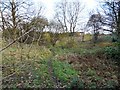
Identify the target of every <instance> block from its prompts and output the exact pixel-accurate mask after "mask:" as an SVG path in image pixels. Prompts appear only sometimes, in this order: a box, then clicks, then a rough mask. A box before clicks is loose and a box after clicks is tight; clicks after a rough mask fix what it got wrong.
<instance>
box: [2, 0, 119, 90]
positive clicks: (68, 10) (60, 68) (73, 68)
mask: <svg viewBox="0 0 120 90" xmlns="http://www.w3.org/2000/svg"><path fill="white" fill-rule="evenodd" d="M119 3H120V2H119V1H118V2H110V1H109V2H105V6H108V7H107V8H106V10H107V11H106V12H105V13H104V14H103V15H102V14H101V13H99V12H98V14H94V13H93V14H92V15H91V16H90V18H89V20H88V22H87V25H85V27H84V28H82V31H81V32H80V31H78V32H77V28H78V26H79V24H80V23H79V22H78V21H79V20H80V16H81V15H80V13H81V12H82V10H83V9H84V6H82V4H81V3H80V2H78V1H76V2H67V1H66V0H63V1H62V2H59V3H58V4H57V6H56V8H57V10H56V12H55V18H54V19H53V20H51V21H49V20H47V18H45V17H44V16H42V15H41V13H43V11H42V8H43V6H40V9H39V10H32V9H31V12H29V11H28V10H29V9H30V8H31V7H32V5H31V4H30V3H26V2H20V1H19V0H8V2H4V1H2V2H0V5H1V4H2V5H4V7H0V14H1V15H0V16H1V17H0V19H1V26H2V27H0V29H1V32H0V35H1V36H0V39H1V40H0V44H1V46H2V48H1V50H0V53H1V54H2V62H1V65H0V66H1V68H2V89H3V90H4V89H5V90H6V89H7V90H8V89H14V90H18V89H19V88H20V89H23V88H25V89H29V88H31V89H37V88H38V89H45V88H57V89H59V88H66V89H70V90H77V89H80V88H82V89H88V90H90V89H93V88H98V89H103V88H108V89H113V90H114V89H115V90H116V89H118V88H119V87H120V73H119V68H120V67H119V65H120V41H119V39H120V38H119V36H120V33H119V30H120V23H119V20H120V19H119V18H120V5H119ZM111 6H112V7H111ZM109 10H110V11H109ZM21 11H23V12H21ZM36 11H38V12H36ZM110 14H111V15H110ZM111 16H112V19H110V20H108V18H106V17H109V18H110V17H111ZM80 25H82V24H80ZM87 26H88V27H87ZM104 26H107V27H109V29H110V30H107V31H109V32H111V33H110V34H109V33H108V34H104V32H103V31H106V30H105V29H104ZM89 27H91V31H93V32H94V33H91V32H90V31H89V33H88V30H87V29H89ZM101 29H102V30H103V31H101ZM86 32H87V33H86ZM101 33H102V34H101Z"/></svg>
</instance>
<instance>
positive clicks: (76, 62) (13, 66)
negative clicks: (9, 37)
mask: <svg viewBox="0 0 120 90" xmlns="http://www.w3.org/2000/svg"><path fill="white" fill-rule="evenodd" d="M108 45H109V44H108V43H107V44H106V43H105V44H104V45H103V44H100V43H97V44H96V45H95V46H93V45H92V44H91V43H89V42H82V43H81V42H80V43H79V44H77V47H71V48H67V47H64V48H62V47H58V46H55V47H52V46H50V47H45V46H37V45H34V44H32V45H28V44H22V45H21V46H20V44H19V43H15V44H13V45H12V46H11V47H9V48H8V49H6V50H5V51H3V53H2V72H3V77H2V78H3V80H2V81H3V88H5V87H12V88H13V87H14V88H18V87H19V88H29V87H30V88H34V87H38V88H46V87H47V88H55V87H56V86H55V85H54V82H53V81H52V80H51V77H52V76H51V74H50V72H49V65H48V62H49V60H52V67H53V74H54V75H55V77H56V78H57V80H58V81H59V83H60V87H67V88H70V87H71V88H72V87H80V88H109V87H112V88H115V87H116V86H117V85H118V76H117V75H118V71H117V69H118V66H116V65H115V64H114V62H112V61H110V60H106V58H105V57H104V55H103V56H102V51H103V50H104V48H105V47H106V46H108ZM110 45H111V44H110ZM4 46H5V44H4ZM12 74H13V75H12ZM9 75H11V76H9Z"/></svg>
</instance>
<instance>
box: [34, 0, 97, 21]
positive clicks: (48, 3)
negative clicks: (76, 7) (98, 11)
mask: <svg viewBox="0 0 120 90" xmlns="http://www.w3.org/2000/svg"><path fill="white" fill-rule="evenodd" d="M60 1H61V0H33V2H34V3H35V5H36V7H38V6H39V4H40V3H42V4H43V5H44V6H45V12H44V15H45V17H46V18H48V19H52V18H53V16H54V8H55V4H56V3H57V2H60ZM67 1H71V0H67ZM72 1H76V0H72ZM79 1H81V2H83V3H84V5H85V9H84V10H85V11H84V13H83V14H84V16H85V17H88V15H87V14H86V12H88V11H90V10H93V9H95V8H96V7H97V6H98V2H97V1H98V0H97V1H96V0H79Z"/></svg>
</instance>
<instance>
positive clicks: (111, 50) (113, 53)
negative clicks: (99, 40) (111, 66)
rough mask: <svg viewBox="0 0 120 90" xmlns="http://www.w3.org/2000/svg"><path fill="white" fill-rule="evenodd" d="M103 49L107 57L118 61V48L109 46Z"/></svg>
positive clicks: (119, 56) (119, 57)
mask: <svg viewBox="0 0 120 90" xmlns="http://www.w3.org/2000/svg"><path fill="white" fill-rule="evenodd" d="M104 50H105V55H106V56H107V58H109V59H112V60H114V61H117V62H120V52H119V50H118V47H113V46H109V47H106V48H105V49H104Z"/></svg>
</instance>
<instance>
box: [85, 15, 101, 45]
mask: <svg viewBox="0 0 120 90" xmlns="http://www.w3.org/2000/svg"><path fill="white" fill-rule="evenodd" d="M101 20H102V16H101V15H100V14H92V15H91V16H90V18H89V20H88V22H87V27H92V30H93V42H94V43H95V42H96V41H97V39H98V34H99V30H100V29H101V28H102V27H101V24H102V23H101Z"/></svg>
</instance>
